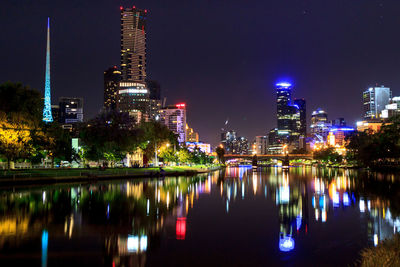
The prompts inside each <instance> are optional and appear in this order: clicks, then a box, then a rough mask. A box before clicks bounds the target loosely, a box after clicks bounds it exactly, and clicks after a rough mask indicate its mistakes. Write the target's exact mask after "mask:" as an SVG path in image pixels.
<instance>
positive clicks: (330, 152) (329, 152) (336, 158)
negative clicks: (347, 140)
mask: <svg viewBox="0 0 400 267" xmlns="http://www.w3.org/2000/svg"><path fill="white" fill-rule="evenodd" d="M314 159H317V160H322V161H325V162H329V163H341V162H342V160H343V157H342V156H341V155H339V153H337V152H336V151H335V148H334V147H328V148H325V149H321V150H319V151H315V152H314Z"/></svg>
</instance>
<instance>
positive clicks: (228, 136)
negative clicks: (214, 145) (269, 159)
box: [221, 130, 249, 155]
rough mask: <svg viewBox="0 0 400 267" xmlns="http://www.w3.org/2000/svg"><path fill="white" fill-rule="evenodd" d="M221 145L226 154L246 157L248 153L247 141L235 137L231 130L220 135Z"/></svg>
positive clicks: (240, 137) (241, 137)
mask: <svg viewBox="0 0 400 267" xmlns="http://www.w3.org/2000/svg"><path fill="white" fill-rule="evenodd" d="M221 138H225V139H224V140H221V144H222V145H223V147H224V149H225V153H226V154H239V155H246V154H248V153H249V141H248V140H247V138H246V137H243V136H239V137H238V136H237V135H236V131H234V130H231V131H227V132H225V133H223V134H221Z"/></svg>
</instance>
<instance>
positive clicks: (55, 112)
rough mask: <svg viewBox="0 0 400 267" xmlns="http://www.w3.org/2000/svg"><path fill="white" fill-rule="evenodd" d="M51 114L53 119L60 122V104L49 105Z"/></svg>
mask: <svg viewBox="0 0 400 267" xmlns="http://www.w3.org/2000/svg"><path fill="white" fill-rule="evenodd" d="M51 114H52V116H53V121H56V122H60V106H59V105H51Z"/></svg>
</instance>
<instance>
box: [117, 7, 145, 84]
mask: <svg viewBox="0 0 400 267" xmlns="http://www.w3.org/2000/svg"><path fill="white" fill-rule="evenodd" d="M120 10H121V72H122V81H125V82H126V81H131V82H138V83H144V82H145V79H146V15H147V10H141V9H138V8H136V7H135V6H133V7H132V8H130V7H128V8H123V7H120Z"/></svg>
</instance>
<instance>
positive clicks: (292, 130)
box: [276, 82, 301, 147]
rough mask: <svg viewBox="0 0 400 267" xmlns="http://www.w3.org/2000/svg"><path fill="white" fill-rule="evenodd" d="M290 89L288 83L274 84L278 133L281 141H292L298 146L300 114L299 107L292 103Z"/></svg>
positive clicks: (290, 86)
mask: <svg viewBox="0 0 400 267" xmlns="http://www.w3.org/2000/svg"><path fill="white" fill-rule="evenodd" d="M291 89H292V85H291V84H290V83H286V82H281V83H278V84H276V92H277V119H278V135H280V139H281V140H282V141H283V143H285V144H288V143H294V145H295V147H298V138H299V135H300V126H301V121H300V116H301V114H300V108H299V107H298V106H296V105H293V104H292V99H291Z"/></svg>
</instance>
